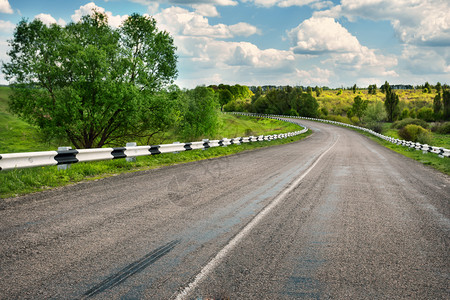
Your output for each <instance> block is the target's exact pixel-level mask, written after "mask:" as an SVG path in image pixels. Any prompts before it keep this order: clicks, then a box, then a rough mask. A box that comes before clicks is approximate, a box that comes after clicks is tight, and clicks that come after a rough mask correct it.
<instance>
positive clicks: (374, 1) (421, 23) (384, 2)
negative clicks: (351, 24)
mask: <svg viewBox="0 0 450 300" xmlns="http://www.w3.org/2000/svg"><path fill="white" fill-rule="evenodd" d="M449 11H450V2H449V1H448V0H397V1H391V0H364V1H361V0H342V1H341V4H340V5H337V6H335V7H333V8H331V9H330V10H326V11H321V12H316V13H315V14H314V16H316V17H323V16H327V17H333V18H337V17H342V16H344V17H346V18H348V19H349V20H350V21H354V20H355V19H356V18H365V19H371V20H389V21H391V24H392V26H393V28H394V29H395V31H396V33H397V36H398V38H399V39H400V40H401V41H402V42H404V43H407V44H416V45H426V46H450V14H449Z"/></svg>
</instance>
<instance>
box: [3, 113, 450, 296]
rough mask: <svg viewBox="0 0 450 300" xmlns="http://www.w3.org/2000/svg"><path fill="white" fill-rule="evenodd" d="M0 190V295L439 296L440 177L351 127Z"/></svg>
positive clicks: (449, 218) (447, 222) (444, 189)
mask: <svg viewBox="0 0 450 300" xmlns="http://www.w3.org/2000/svg"><path fill="white" fill-rule="evenodd" d="M299 122H301V123H302V124H305V125H307V126H308V127H310V128H312V129H313V130H314V134H313V135H311V136H310V137H308V138H307V139H305V140H302V141H299V142H295V143H291V144H288V145H283V146H275V147H271V148H267V149H260V150H255V151H251V152H244V153H240V154H238V155H233V156H229V157H223V158H219V159H213V160H208V161H201V162H195V163H189V164H184V165H178V166H173V167H166V168H161V169H158V170H152V171H145V172H138V173H132V174H125V175H120V176H116V177H112V178H107V179H103V180H98V181H95V182H88V183H82V184H77V185H73V186H70V187H65V188H60V189H57V190H53V191H48V192H43V193H38V194H34V195H28V196H24V197H20V198H16V199H7V200H6V201H5V202H3V203H2V206H1V210H0V241H1V243H0V279H1V280H0V298H1V299H47V298H53V299H87V298H92V299H122V298H123V299H210V298H214V299H223V298H225V299H227V298H229V299H329V298H331V299H448V298H449V295H450V253H449V249H450V205H449V201H450V178H449V177H448V176H446V175H443V174H441V173H439V172H437V171H434V170H432V169H430V168H428V167H426V166H423V165H421V164H419V163H417V162H415V161H412V160H410V159H408V158H405V157H403V156H401V155H399V154H396V153H394V152H392V151H390V150H388V149H386V148H383V147H381V146H379V145H378V144H376V143H375V142H373V141H371V140H369V139H368V138H366V137H364V136H361V135H359V134H358V133H355V132H353V131H351V130H348V129H344V128H340V127H335V126H331V125H328V124H320V123H314V122H307V121H303V120H302V121H299Z"/></svg>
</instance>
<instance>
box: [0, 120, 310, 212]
mask: <svg viewBox="0 0 450 300" xmlns="http://www.w3.org/2000/svg"><path fill="white" fill-rule="evenodd" d="M298 128H299V127H296V129H298ZM280 133H281V132H280ZM310 134H311V131H308V132H307V133H304V134H301V135H298V136H295V137H289V138H286V139H279V140H274V141H264V142H253V143H244V144H242V145H230V146H228V147H215V148H209V149H207V150H192V151H184V152H180V153H177V154H175V153H166V154H159V155H150V156H142V157H137V159H136V162H126V160H125V159H117V160H109V161H99V162H86V163H76V164H73V165H72V166H71V167H70V168H69V169H67V170H64V171H58V170H57V166H46V167H40V168H39V167H38V168H29V169H15V170H9V171H1V172H0V182H1V184H0V198H8V197H15V196H19V195H24V194H28V193H33V192H38V191H43V190H47V189H51V188H55V187H60V186H65V185H69V184H73V183H77V182H81V181H90V180H96V179H100V178H106V177H110V176H115V175H118V174H121V173H128V172H137V171H143V170H149V169H156V168H160V167H163V166H169V165H175V164H180V163H187V162H192V161H199V160H205V159H211V158H215V157H220V156H225V155H231V154H236V153H238V152H242V151H248V150H253V149H257V148H263V147H270V146H275V145H282V144H287V143H291V142H295V141H299V140H301V139H304V138H305V137H307V136H308V135H310ZM1 206H2V203H1V202H0V208H1Z"/></svg>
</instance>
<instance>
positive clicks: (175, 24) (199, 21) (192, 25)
mask: <svg viewBox="0 0 450 300" xmlns="http://www.w3.org/2000/svg"><path fill="white" fill-rule="evenodd" d="M155 19H156V20H157V22H158V24H159V25H158V26H159V27H160V28H161V29H164V30H167V31H168V32H170V33H171V34H172V35H175V36H177V35H180V36H199V37H211V38H219V39H225V38H232V37H234V36H249V35H252V34H255V33H258V29H257V28H256V27H255V26H252V25H250V24H247V23H238V24H235V25H231V26H228V25H225V24H217V25H210V24H209V22H208V19H207V18H206V17H205V16H203V15H201V14H199V13H197V12H191V11H189V10H187V9H184V8H181V7H170V8H167V9H165V10H163V11H162V12H161V13H159V14H157V15H155Z"/></svg>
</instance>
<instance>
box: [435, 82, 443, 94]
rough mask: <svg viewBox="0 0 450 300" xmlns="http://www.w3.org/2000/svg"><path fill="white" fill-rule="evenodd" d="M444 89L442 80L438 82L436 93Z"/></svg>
mask: <svg viewBox="0 0 450 300" xmlns="http://www.w3.org/2000/svg"><path fill="white" fill-rule="evenodd" d="M441 90H442V85H441V83H440V82H438V83H436V93H438V94H440V93H441Z"/></svg>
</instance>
